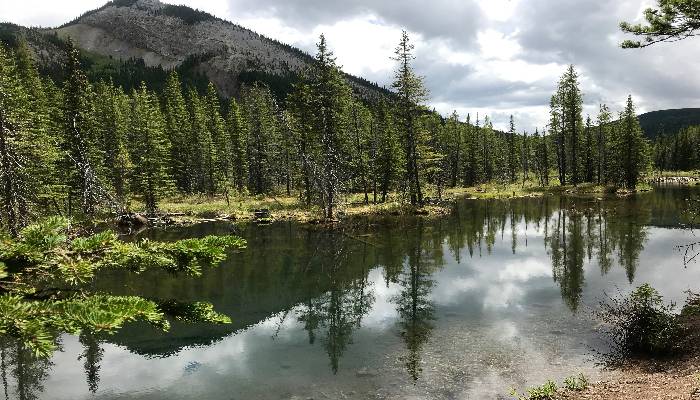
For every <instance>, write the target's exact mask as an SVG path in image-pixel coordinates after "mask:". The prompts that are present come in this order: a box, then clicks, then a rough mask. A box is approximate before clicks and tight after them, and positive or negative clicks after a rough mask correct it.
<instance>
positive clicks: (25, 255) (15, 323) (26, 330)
mask: <svg viewBox="0 0 700 400" xmlns="http://www.w3.org/2000/svg"><path fill="white" fill-rule="evenodd" d="M245 244H246V243H245V241H244V240H243V239H241V238H239V237H236V236H208V237H205V238H202V239H187V240H181V241H177V242H167V243H166V242H153V241H149V240H146V239H144V240H141V241H138V242H133V243H126V242H122V241H120V240H119V239H118V237H117V235H116V234H115V233H114V232H111V231H106V232H102V233H98V234H95V235H92V236H87V237H74V236H72V235H71V229H70V221H69V220H67V219H65V218H61V217H52V218H48V219H46V220H45V221H43V222H41V223H38V224H35V225H30V226H28V227H26V228H25V229H23V230H22V231H21V232H20V234H19V235H18V236H17V237H16V238H13V237H9V236H6V237H2V238H0V334H5V335H9V336H12V337H15V338H17V339H19V340H20V341H21V342H22V343H23V345H24V346H25V347H26V348H27V349H29V350H31V351H32V352H33V353H34V355H35V356H38V357H46V356H49V355H50V354H51V353H52V352H53V351H54V350H55V349H56V341H57V337H58V335H60V334H61V333H70V334H74V335H79V334H81V333H85V332H90V333H92V332H94V333H114V332H115V331H116V330H118V329H119V328H121V327H122V326H123V325H124V324H125V323H127V322H131V321H136V320H141V321H147V322H149V323H151V324H153V325H154V326H156V327H158V328H160V329H164V330H167V329H168V328H169V326H170V324H169V319H168V317H171V318H175V319H177V320H181V321H185V322H210V323H229V322H230V319H229V317H227V316H225V315H221V314H218V313H217V312H215V311H214V310H213V307H212V306H211V304H208V303H179V302H177V301H175V300H158V299H145V298H142V297H138V296H114V295H110V294H109V293H95V292H92V291H90V290H89V289H88V288H87V287H86V284H87V283H89V282H90V281H91V280H92V278H93V277H94V276H95V274H96V273H97V272H98V271H101V270H105V269H125V270H128V271H130V272H133V273H137V274H138V273H141V272H143V271H145V270H147V269H154V268H157V269H162V270H164V271H167V272H170V273H184V274H186V275H190V276H198V275H200V274H201V273H202V268H203V267H205V266H211V265H216V264H218V263H220V262H221V261H223V260H224V259H225V258H226V256H227V250H229V249H241V248H243V247H245Z"/></svg>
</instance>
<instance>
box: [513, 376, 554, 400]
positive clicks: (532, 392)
mask: <svg viewBox="0 0 700 400" xmlns="http://www.w3.org/2000/svg"><path fill="white" fill-rule="evenodd" d="M556 394H557V384H556V383H554V381H551V380H549V381H547V383H545V384H544V385H542V386H536V387H533V388H530V389H527V395H520V394H518V391H517V390H515V389H512V390H511V391H510V395H511V396H514V397H516V398H517V399H518V400H551V399H553V398H554V395H556Z"/></svg>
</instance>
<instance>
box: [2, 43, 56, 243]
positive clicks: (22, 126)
mask: <svg viewBox="0 0 700 400" xmlns="http://www.w3.org/2000/svg"><path fill="white" fill-rule="evenodd" d="M25 68H32V66H31V65H29V66H25ZM25 73H30V72H25ZM21 76H22V73H21V72H20V71H19V70H18V66H17V64H16V63H15V60H14V54H12V53H11V52H9V51H7V50H5V48H4V47H3V46H2V45H0V185H1V191H0V196H1V198H2V211H1V212H0V216H1V217H2V220H1V221H2V224H3V225H4V226H5V228H6V229H7V230H8V231H9V232H10V234H11V235H13V236H16V235H17V234H18V233H19V230H20V228H22V227H23V226H25V225H27V224H28V223H29V222H30V218H31V214H32V212H33V208H34V206H35V205H36V202H37V197H38V195H39V192H40V190H41V189H42V188H41V186H38V185H37V179H36V178H35V176H34V173H36V172H38V171H37V169H36V168H35V167H36V166H37V165H36V164H35V162H36V161H38V160H41V159H42V157H43V156H45V154H42V153H43V151H46V149H45V148H43V149H42V148H41V147H38V145H40V143H35V142H34V141H33V139H34V138H35V137H36V136H38V135H41V133H42V132H41V131H40V130H41V129H42V128H43V127H42V126H40V125H39V126H37V125H35V123H36V122H37V121H38V117H37V116H36V115H35V112H36V109H35V108H33V106H34V105H36V104H33V103H34V101H37V100H38V99H36V98H32V96H31V95H30V94H29V93H28V92H27V88H26V87H24V85H23V83H22V79H21ZM36 83H37V82H34V84H36ZM35 146H37V147H35ZM39 176H41V175H37V177H39Z"/></svg>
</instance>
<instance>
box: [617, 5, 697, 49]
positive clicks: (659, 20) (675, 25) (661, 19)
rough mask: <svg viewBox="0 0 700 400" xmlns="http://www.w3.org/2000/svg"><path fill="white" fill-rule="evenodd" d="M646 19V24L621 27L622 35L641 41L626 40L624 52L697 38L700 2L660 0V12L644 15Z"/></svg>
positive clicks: (654, 11) (658, 9)
mask: <svg viewBox="0 0 700 400" xmlns="http://www.w3.org/2000/svg"><path fill="white" fill-rule="evenodd" d="M644 18H645V19H646V23H645V24H631V23H629V22H621V23H620V29H622V31H623V32H626V33H631V34H633V35H635V36H637V37H640V38H642V39H641V40H630V39H628V40H625V41H624V42H622V47H623V48H626V49H629V48H641V47H647V46H651V45H653V44H656V43H660V42H677V41H679V40H683V39H686V38H689V37H692V36H696V35H697V34H698V32H697V31H698V29H700V0H658V3H657V8H647V9H646V10H645V11H644Z"/></svg>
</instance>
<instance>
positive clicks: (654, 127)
mask: <svg viewBox="0 0 700 400" xmlns="http://www.w3.org/2000/svg"><path fill="white" fill-rule="evenodd" d="M639 124H640V125H641V126H642V130H643V131H644V134H645V135H646V136H647V137H648V138H650V139H654V138H655V137H656V136H658V135H660V134H661V133H666V134H671V133H676V132H678V131H679V130H681V129H683V128H686V127H689V126H693V125H700V108H680V109H675V110H660V111H652V112H648V113H645V114H642V115H640V116H639Z"/></svg>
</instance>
